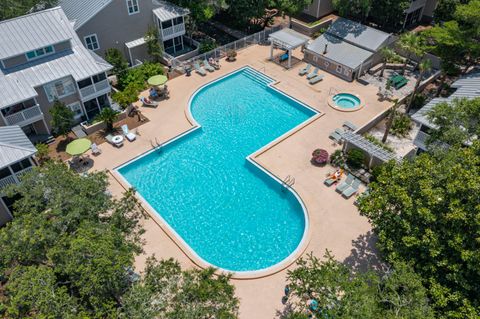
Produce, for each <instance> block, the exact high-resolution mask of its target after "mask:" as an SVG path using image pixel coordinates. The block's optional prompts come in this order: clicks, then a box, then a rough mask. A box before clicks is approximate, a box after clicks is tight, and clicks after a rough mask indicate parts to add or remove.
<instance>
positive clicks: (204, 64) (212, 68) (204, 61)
mask: <svg viewBox="0 0 480 319" xmlns="http://www.w3.org/2000/svg"><path fill="white" fill-rule="evenodd" d="M203 67H204V68H205V69H206V70H207V71H209V72H213V71H215V68H214V67H213V66H211V65H210V63H208V61H207V59H205V60H203Z"/></svg>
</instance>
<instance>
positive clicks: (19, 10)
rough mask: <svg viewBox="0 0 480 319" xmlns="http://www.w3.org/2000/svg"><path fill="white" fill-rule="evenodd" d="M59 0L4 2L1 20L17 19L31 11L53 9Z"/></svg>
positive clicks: (10, 0)
mask: <svg viewBox="0 0 480 319" xmlns="http://www.w3.org/2000/svg"><path fill="white" fill-rule="evenodd" d="M57 4H58V0H22V1H18V0H3V1H2V9H1V10H0V20H4V19H11V18H15V17H18V16H21V15H24V14H27V13H28V12H30V11H38V10H43V9H47V8H52V7H54V6H56V5H57Z"/></svg>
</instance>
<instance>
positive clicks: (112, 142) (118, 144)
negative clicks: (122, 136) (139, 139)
mask: <svg viewBox="0 0 480 319" xmlns="http://www.w3.org/2000/svg"><path fill="white" fill-rule="evenodd" d="M105 139H106V140H107V142H108V143H110V144H112V145H113V146H116V147H120V146H122V145H123V141H121V142H120V143H115V142H114V141H113V135H112V134H108V135H107V136H105Z"/></svg>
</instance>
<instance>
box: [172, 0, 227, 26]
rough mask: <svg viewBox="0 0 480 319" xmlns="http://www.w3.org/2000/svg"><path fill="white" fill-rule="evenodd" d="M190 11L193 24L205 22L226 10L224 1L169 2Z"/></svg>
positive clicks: (190, 0)
mask: <svg viewBox="0 0 480 319" xmlns="http://www.w3.org/2000/svg"><path fill="white" fill-rule="evenodd" d="M170 2H172V3H174V4H176V5H179V6H181V7H184V8H188V9H189V10H190V15H189V16H191V17H192V19H193V20H194V21H195V23H200V22H206V21H208V20H210V19H211V18H213V16H214V15H215V14H217V13H218V12H219V11H220V10H222V9H225V8H226V3H225V0H173V1H170Z"/></svg>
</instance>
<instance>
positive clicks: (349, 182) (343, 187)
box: [335, 174, 355, 193]
mask: <svg viewBox="0 0 480 319" xmlns="http://www.w3.org/2000/svg"><path fill="white" fill-rule="evenodd" d="M354 179H355V177H354V176H353V175H352V174H348V175H347V179H346V180H345V182H342V183H340V185H338V186H337V188H336V189H335V190H336V191H337V192H339V193H342V192H343V191H344V190H346V189H347V188H348V187H349V186H350V185H352V183H353V180H354Z"/></svg>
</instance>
